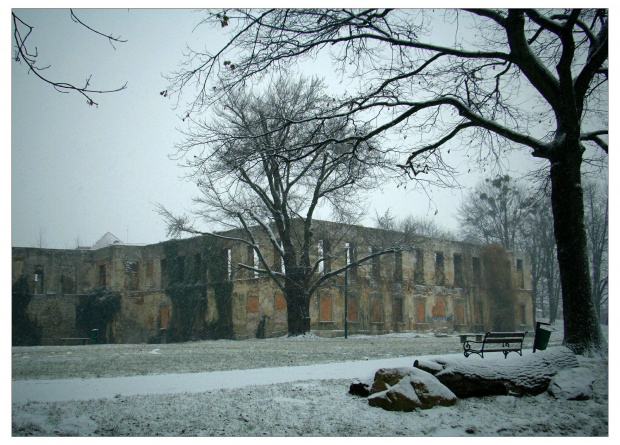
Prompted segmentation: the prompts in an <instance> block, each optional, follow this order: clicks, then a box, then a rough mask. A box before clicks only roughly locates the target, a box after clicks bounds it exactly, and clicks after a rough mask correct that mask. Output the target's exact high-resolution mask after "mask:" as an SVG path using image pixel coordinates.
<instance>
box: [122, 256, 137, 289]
mask: <svg viewBox="0 0 620 445" xmlns="http://www.w3.org/2000/svg"><path fill="white" fill-rule="evenodd" d="M139 287H140V282H139V277H138V263H137V261H125V290H129V291H133V290H138V289H139Z"/></svg>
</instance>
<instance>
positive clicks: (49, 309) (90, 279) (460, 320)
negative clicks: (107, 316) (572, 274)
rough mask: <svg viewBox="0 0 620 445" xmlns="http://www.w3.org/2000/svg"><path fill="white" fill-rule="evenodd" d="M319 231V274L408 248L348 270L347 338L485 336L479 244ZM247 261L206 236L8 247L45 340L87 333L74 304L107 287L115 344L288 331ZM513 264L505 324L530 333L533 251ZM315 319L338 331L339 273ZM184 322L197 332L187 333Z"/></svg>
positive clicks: (274, 258)
mask: <svg viewBox="0 0 620 445" xmlns="http://www.w3.org/2000/svg"><path fill="white" fill-rule="evenodd" d="M315 226H316V228H315V236H314V240H313V246H312V249H311V260H312V261H316V259H317V258H318V257H319V256H320V255H321V251H322V250H327V249H329V251H330V254H331V256H330V258H331V259H330V262H329V264H325V266H323V268H321V269H319V270H318V271H317V273H319V274H320V273H324V272H325V271H326V270H327V269H329V270H335V269H337V268H339V267H342V266H343V265H344V264H345V262H346V255H347V253H346V252H347V248H346V246H349V247H348V248H349V253H348V254H349V255H351V256H352V257H354V258H357V259H359V258H362V257H363V256H365V255H367V254H368V253H369V252H373V249H376V248H380V247H381V246H386V245H393V243H394V242H396V241H398V242H401V243H402V244H403V246H404V247H405V250H403V251H402V252H397V253H389V254H386V255H383V256H381V257H378V258H377V259H376V260H372V261H368V262H366V263H365V264H363V265H360V266H358V267H356V268H354V269H350V272H349V274H348V275H349V279H348V284H347V286H346V287H347V303H348V308H347V311H348V323H347V329H348V332H349V333H351V334H354V333H366V334H382V333H387V332H402V331H431V330H432V331H436V332H442V331H445V332H452V331H458V332H470V331H483V330H485V329H490V326H491V325H492V320H493V314H494V310H495V307H494V305H495V303H494V298H493V295H489V292H488V291H487V288H486V284H485V283H486V282H487V281H488V279H487V277H486V276H485V270H484V267H483V266H482V260H481V258H482V256H481V249H482V246H477V245H473V244H468V243H460V242H452V241H443V240H436V239H429V238H423V237H417V238H415V239H408V240H402V239H401V240H398V239H396V238H395V237H398V236H401V235H398V234H396V235H395V234H394V233H390V232H385V231H381V230H378V229H369V228H364V227H358V226H343V225H337V224H334V223H324V222H317V223H316V224H315ZM257 238H258V242H259V245H260V247H261V252H262V253H263V255H264V256H265V258H268V260H269V261H270V262H271V266H272V267H273V268H278V267H279V261H280V259H279V257H278V255H276V253H275V252H274V251H273V249H272V248H271V245H270V242H269V240H268V239H267V238H265V237H264V236H263V237H261V234H260V233H257ZM229 252H230V254H229ZM229 255H230V256H229ZM252 255H253V253H252V251H251V249H250V250H248V248H247V245H245V244H242V243H238V242H237V243H235V242H231V241H222V240H216V239H213V238H206V237H196V238H189V239H184V240H173V241H166V242H162V243H158V244H153V245H148V246H137V245H124V244H117V245H111V246H108V247H105V248H100V249H97V250H62V249H37V248H13V281H14V282H15V280H17V279H18V278H19V277H20V276H25V277H26V278H27V281H28V286H29V292H30V293H31V294H33V295H34V296H33V298H32V300H31V303H30V305H29V307H28V316H29V317H30V318H31V319H32V320H36V321H37V323H38V324H39V325H40V326H41V327H42V329H43V331H42V340H41V341H42V343H44V344H59V343H60V342H61V340H60V339H61V338H65V337H74V336H78V337H82V336H87V335H89V333H88V332H77V331H78V330H77V329H76V321H75V317H76V315H75V308H76V305H77V304H78V302H79V299H80V298H86V297H85V295H89V293H92V292H93V291H95V290H96V289H99V288H101V287H105V288H106V289H109V290H111V291H118V292H120V294H121V295H122V298H121V307H120V311H119V312H118V313H117V314H116V315H115V317H114V321H113V323H112V324H111V326H110V328H109V329H111V332H109V333H108V334H107V337H109V338H113V341H115V342H117V343H141V342H159V341H167V340H170V338H171V336H172V337H174V336H175V335H176V339H177V340H179V341H183V340H196V339H201V338H236V339H243V338H254V337H274V336H281V335H285V334H286V332H287V312H286V303H285V301H284V295H283V293H282V291H281V290H280V289H279V288H278V287H277V286H276V285H275V283H274V282H273V281H272V280H271V279H270V278H268V277H258V276H257V275H255V274H254V272H252V271H247V270H242V269H239V268H238V267H237V264H238V263H244V264H252V261H254V259H253V258H252ZM506 258H507V264H506V267H510V271H509V275H508V276H509V277H510V278H509V279H510V285H511V288H512V294H511V295H512V297H511V298H512V299H511V301H512V302H513V304H514V308H512V313H514V320H511V321H510V323H512V324H513V325H514V329H522V330H527V329H530V330H531V324H532V320H533V317H532V304H531V290H530V284H529V283H530V282H531V277H530V273H529V270H530V264H529V256H528V255H527V254H525V253H511V252H508V253H507V257H506ZM197 292H198V293H197ZM188 298H190V300H191V302H190V300H188ZM192 302H193V303H192ZM197 302H198V303H197ZM188 304H190V305H193V306H192V307H185V306H187V305H188ZM179 305H181V306H179ZM183 305H185V306H183ZM310 319H311V330H312V332H313V333H315V334H317V335H324V336H337V335H343V332H344V328H345V282H344V276H342V275H340V276H337V277H334V278H332V279H331V280H330V281H329V282H327V283H326V284H325V285H324V286H322V287H321V288H320V289H319V290H318V291H317V292H315V293H314V295H313V296H312V299H311V304H310ZM179 324H189V325H191V326H189V327H188V329H181V328H183V327H184V326H180V325H179ZM110 334H111V335H110ZM179 336H181V337H179ZM107 337H106V338H107Z"/></svg>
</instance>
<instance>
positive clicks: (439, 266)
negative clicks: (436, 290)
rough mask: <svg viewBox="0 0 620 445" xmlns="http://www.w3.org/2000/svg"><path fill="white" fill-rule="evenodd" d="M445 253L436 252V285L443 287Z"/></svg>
mask: <svg viewBox="0 0 620 445" xmlns="http://www.w3.org/2000/svg"><path fill="white" fill-rule="evenodd" d="M445 277H446V276H445V273H444V263H443V252H435V285H436V286H443V285H444V283H445Z"/></svg>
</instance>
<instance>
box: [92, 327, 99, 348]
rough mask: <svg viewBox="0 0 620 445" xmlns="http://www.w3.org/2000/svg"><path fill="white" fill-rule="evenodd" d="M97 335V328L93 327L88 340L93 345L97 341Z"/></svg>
mask: <svg viewBox="0 0 620 445" xmlns="http://www.w3.org/2000/svg"><path fill="white" fill-rule="evenodd" d="M98 336H99V329H93V330H92V332H91V334H90V342H91V343H92V344H93V345H96V344H97V341H98Z"/></svg>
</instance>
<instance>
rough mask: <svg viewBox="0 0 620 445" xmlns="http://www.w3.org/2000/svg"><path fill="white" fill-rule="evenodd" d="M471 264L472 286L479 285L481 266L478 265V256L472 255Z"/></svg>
mask: <svg viewBox="0 0 620 445" xmlns="http://www.w3.org/2000/svg"><path fill="white" fill-rule="evenodd" d="M471 266H472V272H473V275H474V286H480V284H482V266H481V265H480V258H476V257H473V258H472V259H471Z"/></svg>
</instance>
